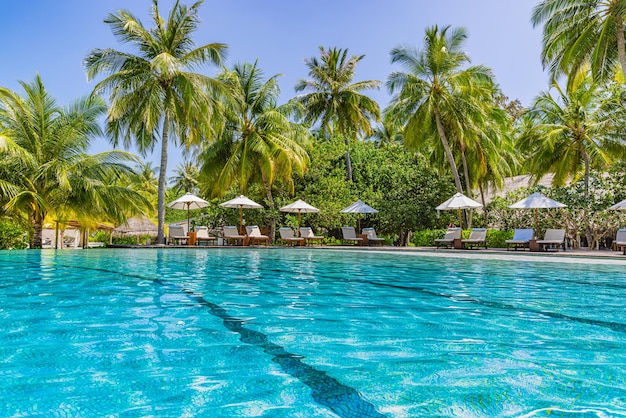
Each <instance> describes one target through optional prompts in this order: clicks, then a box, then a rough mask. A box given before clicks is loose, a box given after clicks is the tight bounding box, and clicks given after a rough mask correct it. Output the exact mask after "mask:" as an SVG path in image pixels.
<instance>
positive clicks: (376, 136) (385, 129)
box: [371, 117, 404, 147]
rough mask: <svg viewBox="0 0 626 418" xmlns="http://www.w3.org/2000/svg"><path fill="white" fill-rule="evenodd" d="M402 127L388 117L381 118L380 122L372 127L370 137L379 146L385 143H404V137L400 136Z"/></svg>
mask: <svg viewBox="0 0 626 418" xmlns="http://www.w3.org/2000/svg"><path fill="white" fill-rule="evenodd" d="M402 130H403V127H402V126H401V125H400V124H399V123H398V121H397V120H394V119H392V118H390V117H385V118H383V121H382V123H380V124H378V125H377V126H375V127H374V131H373V133H372V137H371V138H372V139H373V140H374V141H375V142H376V143H377V144H378V146H379V147H382V146H385V145H387V144H397V143H400V144H402V143H404V137H403V136H402Z"/></svg>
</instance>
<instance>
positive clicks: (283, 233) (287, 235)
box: [278, 227, 306, 245]
mask: <svg viewBox="0 0 626 418" xmlns="http://www.w3.org/2000/svg"><path fill="white" fill-rule="evenodd" d="M278 232H279V233H280V240H281V241H284V242H285V243H286V244H287V245H304V244H305V243H306V241H305V239H304V238H299V237H296V236H295V235H294V233H293V229H291V228H287V227H283V228H280V229H279V230H278Z"/></svg>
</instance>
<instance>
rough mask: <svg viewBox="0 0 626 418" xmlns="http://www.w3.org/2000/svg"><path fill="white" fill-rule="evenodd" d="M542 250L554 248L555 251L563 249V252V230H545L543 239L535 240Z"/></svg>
mask: <svg viewBox="0 0 626 418" xmlns="http://www.w3.org/2000/svg"><path fill="white" fill-rule="evenodd" d="M537 245H539V246H540V247H541V248H542V249H543V250H547V249H549V248H554V249H556V250H557V251H558V250H559V247H563V251H565V230H564V229H547V230H546V234H545V235H544V237H543V239H540V240H537Z"/></svg>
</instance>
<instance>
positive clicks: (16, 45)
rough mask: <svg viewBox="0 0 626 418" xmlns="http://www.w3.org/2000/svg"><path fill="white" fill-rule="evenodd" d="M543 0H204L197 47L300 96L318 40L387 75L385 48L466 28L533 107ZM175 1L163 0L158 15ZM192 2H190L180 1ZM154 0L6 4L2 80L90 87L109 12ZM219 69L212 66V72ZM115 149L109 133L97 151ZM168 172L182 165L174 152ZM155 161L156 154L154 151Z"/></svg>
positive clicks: (475, 58) (383, 100) (477, 54)
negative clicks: (90, 68) (209, 47)
mask: <svg viewBox="0 0 626 418" xmlns="http://www.w3.org/2000/svg"><path fill="white" fill-rule="evenodd" d="M537 2H538V0H513V1H511V0H504V1H503V0H474V1H467V0H437V1H433V0H387V1H385V2H383V1H375V0H359V1H357V0H316V1H299V0H289V1H288V0H282V1H278V0H273V1H272V0H238V1H232V0H230V1H229V0H221V1H215V0H205V3H204V4H203V6H202V7H201V9H200V10H201V12H200V16H201V19H202V23H201V26H200V30H199V31H198V32H197V34H196V37H195V41H196V43H198V44H202V43H211V42H221V43H225V44H227V45H228V47H229V50H228V63H229V64H232V63H234V62H244V61H251V62H252V61H255V60H258V65H259V66H260V67H261V68H262V69H263V71H264V73H265V75H266V76H271V75H274V74H279V73H280V74H283V76H282V77H281V79H280V85H281V91H282V96H281V98H282V100H283V101H287V100H288V99H289V98H291V97H293V96H294V94H295V93H294V89H293V86H294V85H295V83H296V81H297V80H298V79H300V78H307V70H306V66H305V65H304V59H305V58H308V57H312V56H316V55H317V54H318V47H319V46H325V47H334V46H336V47H338V48H344V49H345V48H347V49H348V51H349V53H350V54H351V55H363V54H364V55H365V58H364V59H363V60H362V61H361V62H360V63H359V66H358V68H357V73H356V78H355V81H356V80H365V79H375V80H381V81H383V82H384V81H385V80H386V79H387V76H388V75H389V74H390V73H391V72H392V71H394V70H399V69H400V68H399V67H397V66H393V65H391V63H390V60H389V51H390V50H391V49H392V48H394V47H396V46H399V45H403V46H421V44H422V39H423V36H424V30H425V28H426V27H428V26H432V25H435V24H437V25H439V26H446V25H452V26H455V27H456V26H463V27H465V28H466V29H467V32H468V39H467V42H466V48H465V49H466V51H467V53H468V54H469V55H470V57H471V59H472V64H481V65H485V66H487V67H490V68H491V69H492V70H493V72H494V74H495V77H496V80H497V82H498V83H499V84H500V87H501V88H502V90H503V92H504V94H506V95H507V96H509V98H511V99H519V100H520V101H521V102H522V104H524V105H529V104H530V103H531V102H532V99H533V97H534V96H536V95H537V94H538V93H539V92H540V91H542V90H546V89H547V87H548V76H547V74H546V73H545V72H544V71H543V68H542V65H541V61H540V53H541V28H533V27H532V25H531V24H530V14H531V11H532V8H533V7H534V6H535V5H536V4H537ZM172 3H173V2H172V1H171V0H161V1H160V8H161V10H162V12H167V11H169V9H170V6H171V4H172ZM183 3H186V4H191V1H183ZM151 4H152V2H151V1H150V0H56V1H50V0H28V1H1V2H0V39H2V43H0V51H1V52H2V54H1V56H2V58H3V60H2V62H1V63H0V85H2V86H4V87H8V88H11V89H14V90H17V91H20V85H19V83H18V80H22V81H32V80H33V78H34V76H35V74H36V73H39V74H40V75H41V77H42V79H43V82H44V84H45V85H46V88H47V89H48V90H49V92H50V93H51V94H52V95H53V96H54V97H56V98H57V100H58V101H59V103H61V104H67V103H69V102H70V101H72V100H73V99H76V98H77V97H79V96H82V95H85V94H89V93H90V92H91V89H92V88H93V85H94V83H93V82H87V79H86V76H85V72H84V69H83V66H82V61H83V59H84V58H85V56H86V55H87V54H88V52H89V51H90V50H92V49H94V48H109V47H112V48H116V49H120V50H123V49H124V48H125V47H124V46H123V45H120V44H119V43H117V41H116V40H115V39H114V38H113V35H112V34H111V32H110V29H109V27H108V26H107V25H106V24H104V23H103V20H104V18H105V17H106V15H107V14H108V13H110V12H115V11H117V10H119V9H127V10H130V11H131V12H133V13H134V14H136V15H137V16H139V17H140V18H141V19H142V21H143V22H144V24H145V25H146V26H149V25H150V20H149V17H148V11H149V9H150V7H151ZM206 72H207V73H208V74H214V73H215V68H210V69H207V70H206ZM370 96H371V97H373V98H374V99H376V100H377V101H378V102H379V104H380V105H381V107H384V106H385V105H386V104H387V103H388V102H389V99H390V97H389V95H388V93H387V91H386V89H385V88H384V87H383V88H382V89H381V90H379V91H373V92H371V94H370ZM106 149H110V146H109V144H108V142H107V141H106V139H104V138H101V139H98V140H97V141H95V143H94V145H93V146H92V151H93V152H99V151H103V150H106ZM170 156H171V157H170V162H169V167H168V174H171V171H172V169H173V168H174V167H175V166H176V165H177V164H179V163H180V161H181V155H180V151H179V150H175V149H173V148H172V149H170ZM146 158H147V159H148V160H151V161H154V164H153V165H154V166H158V156H156V155H154V156H148V157H146Z"/></svg>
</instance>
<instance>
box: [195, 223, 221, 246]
mask: <svg viewBox="0 0 626 418" xmlns="http://www.w3.org/2000/svg"><path fill="white" fill-rule="evenodd" d="M194 229H195V231H196V245H200V246H202V245H207V244H209V243H212V242H214V241H215V240H216V239H217V237H214V236H211V235H209V229H208V228H207V227H206V226H196V227H195V228H194Z"/></svg>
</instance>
